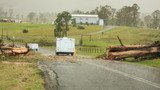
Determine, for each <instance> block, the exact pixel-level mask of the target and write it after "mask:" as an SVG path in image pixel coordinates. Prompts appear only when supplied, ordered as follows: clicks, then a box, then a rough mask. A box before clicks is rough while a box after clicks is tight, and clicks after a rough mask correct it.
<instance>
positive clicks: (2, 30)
mask: <svg viewBox="0 0 160 90" xmlns="http://www.w3.org/2000/svg"><path fill="white" fill-rule="evenodd" d="M1 37H2V40H3V28H2V35H1Z"/></svg>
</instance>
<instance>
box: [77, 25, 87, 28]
mask: <svg viewBox="0 0 160 90" xmlns="http://www.w3.org/2000/svg"><path fill="white" fill-rule="evenodd" d="M77 29H85V27H83V26H80V25H79V26H78V27H77Z"/></svg>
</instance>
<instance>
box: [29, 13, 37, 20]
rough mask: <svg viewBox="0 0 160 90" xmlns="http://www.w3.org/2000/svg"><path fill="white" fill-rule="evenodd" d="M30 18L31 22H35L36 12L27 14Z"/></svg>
mask: <svg viewBox="0 0 160 90" xmlns="http://www.w3.org/2000/svg"><path fill="white" fill-rule="evenodd" d="M27 17H28V19H29V21H30V22H33V21H34V18H35V17H36V13H34V12H30V13H29V14H28V15H27Z"/></svg>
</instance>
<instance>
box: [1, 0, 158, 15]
mask: <svg viewBox="0 0 160 90" xmlns="http://www.w3.org/2000/svg"><path fill="white" fill-rule="evenodd" d="M134 3H137V4H138V5H139V6H140V8H141V9H140V12H142V13H152V12H153V11H155V10H160V0H0V7H4V8H5V9H9V8H11V9H14V11H15V12H17V13H20V14H22V13H28V12H31V11H34V12H60V11H63V10H68V11H73V10H77V9H79V10H85V11H87V10H92V9H95V8H96V7H97V6H99V5H110V6H111V7H113V8H116V9H120V8H122V7H123V6H131V5H133V4H134Z"/></svg>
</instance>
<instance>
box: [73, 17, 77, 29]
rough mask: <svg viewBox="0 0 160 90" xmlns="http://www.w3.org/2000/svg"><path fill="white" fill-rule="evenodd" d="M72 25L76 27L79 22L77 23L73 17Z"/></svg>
mask: <svg viewBox="0 0 160 90" xmlns="http://www.w3.org/2000/svg"><path fill="white" fill-rule="evenodd" d="M72 25H73V27H76V26H77V24H76V19H72Z"/></svg>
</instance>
